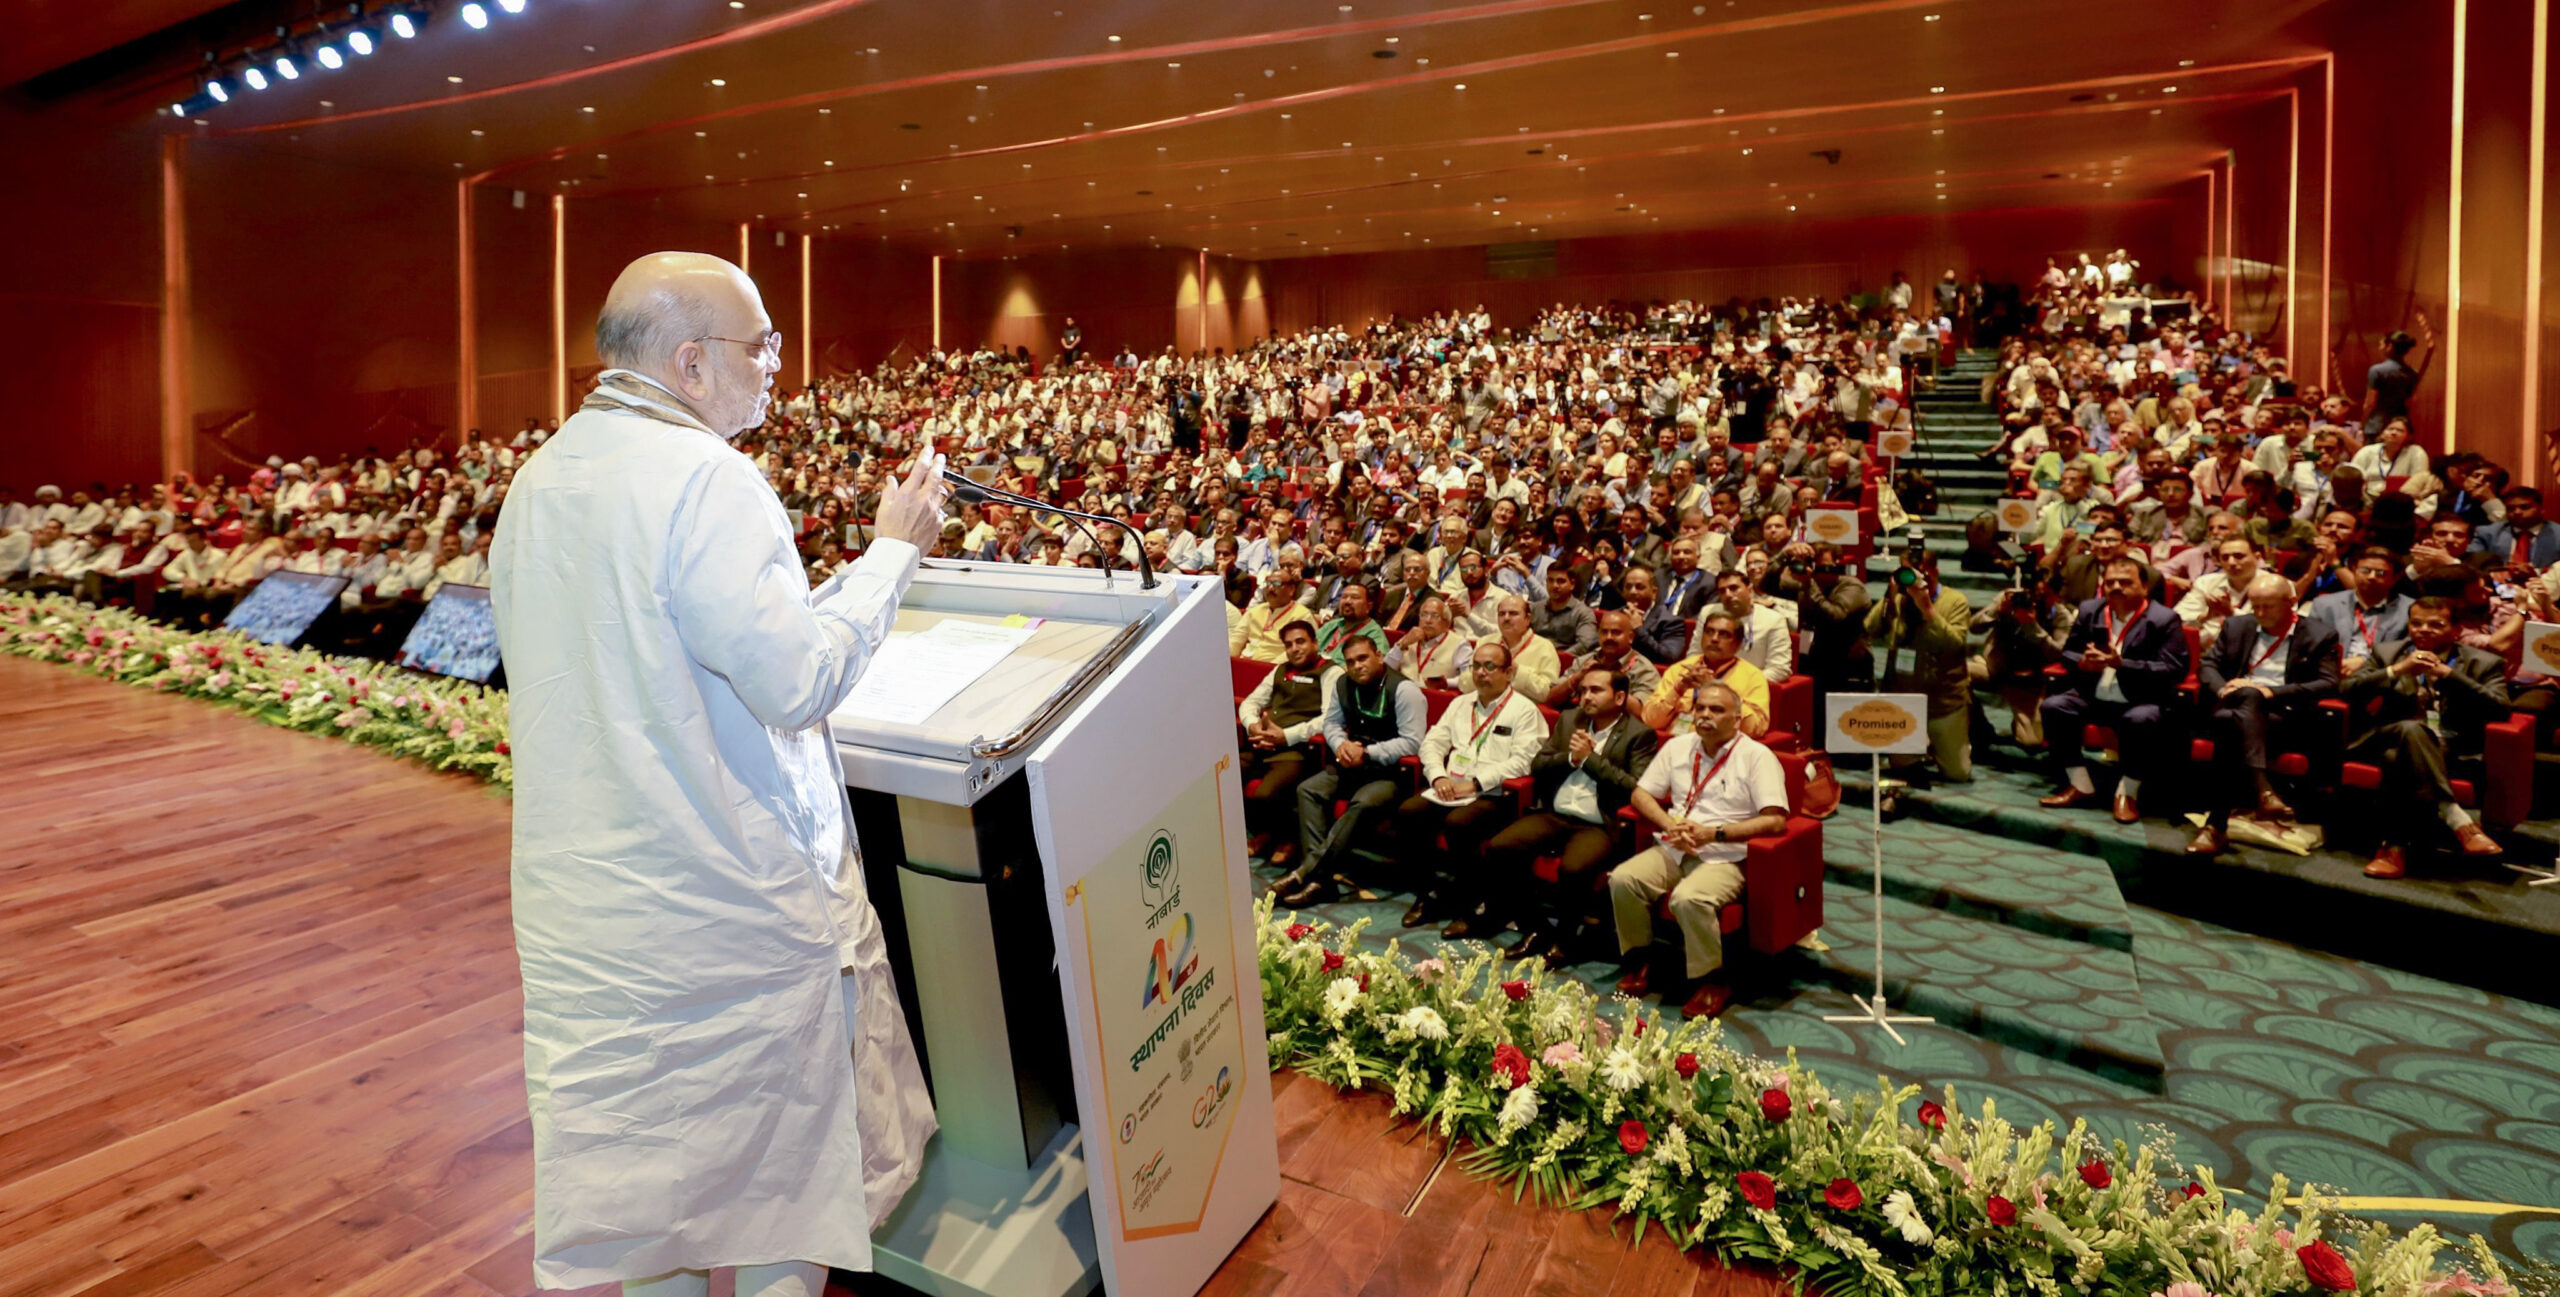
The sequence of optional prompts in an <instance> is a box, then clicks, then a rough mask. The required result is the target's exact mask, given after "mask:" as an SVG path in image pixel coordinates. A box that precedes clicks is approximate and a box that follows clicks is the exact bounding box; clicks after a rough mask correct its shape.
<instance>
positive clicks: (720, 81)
mask: <svg viewBox="0 0 2560 1297" xmlns="http://www.w3.org/2000/svg"><path fill="white" fill-rule="evenodd" d="M711 84H713V85H715V86H725V85H727V84H729V78H727V77H713V78H711Z"/></svg>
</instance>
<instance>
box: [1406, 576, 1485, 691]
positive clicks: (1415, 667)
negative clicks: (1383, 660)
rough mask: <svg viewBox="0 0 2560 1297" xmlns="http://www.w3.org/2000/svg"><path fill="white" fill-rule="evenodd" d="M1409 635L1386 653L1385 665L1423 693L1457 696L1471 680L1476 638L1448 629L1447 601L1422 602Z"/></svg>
mask: <svg viewBox="0 0 2560 1297" xmlns="http://www.w3.org/2000/svg"><path fill="white" fill-rule="evenodd" d="M1417 616H1418V621H1417V622H1416V624H1415V626H1414V628H1413V630H1412V631H1410V632H1408V633H1407V634H1406V635H1405V637H1404V638H1403V639H1402V640H1399V641H1397V643H1396V646H1395V647H1394V648H1392V649H1389V650H1387V665H1388V666H1390V667H1392V668H1394V669H1395V670H1396V671H1398V672H1401V673H1402V674H1403V675H1404V677H1405V678H1406V679H1408V680H1411V681H1413V682H1414V683H1416V684H1419V685H1421V686H1422V687H1423V688H1425V689H1446V690H1449V691H1451V692H1458V691H1460V690H1462V689H1463V688H1464V687H1465V682H1466V681H1468V680H1471V679H1473V678H1474V676H1473V675H1472V673H1471V672H1470V670H1469V668H1470V667H1472V666H1473V665H1474V664H1475V655H1476V644H1475V637H1474V636H1472V635H1469V634H1467V633H1466V632H1465V631H1464V630H1463V629H1461V628H1456V627H1453V626H1451V625H1450V622H1449V600H1448V599H1447V598H1445V597H1443V596H1441V595H1436V594H1435V595H1432V596H1429V597H1428V598H1425V599H1424V600H1423V601H1422V611H1421V612H1420V613H1419V614H1418V615H1417Z"/></svg>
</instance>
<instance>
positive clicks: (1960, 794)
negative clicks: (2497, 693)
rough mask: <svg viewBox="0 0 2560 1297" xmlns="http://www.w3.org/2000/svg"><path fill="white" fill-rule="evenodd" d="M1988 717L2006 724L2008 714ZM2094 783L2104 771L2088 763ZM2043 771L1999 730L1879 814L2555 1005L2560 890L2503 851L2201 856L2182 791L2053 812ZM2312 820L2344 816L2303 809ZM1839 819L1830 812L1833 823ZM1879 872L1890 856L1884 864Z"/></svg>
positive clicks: (2336, 947) (2349, 845)
mask: <svg viewBox="0 0 2560 1297" xmlns="http://www.w3.org/2000/svg"><path fill="white" fill-rule="evenodd" d="M1996 723H1997V724H2001V725H2005V723H2006V720H2005V716H2004V717H2002V718H1999V719H1998V721H1997V722H1996ZM2092 769H2093V774H2094V775H2095V777H2096V779H2097V782H2098V786H2099V788H2100V789H2101V790H2102V791H2103V790H2105V789H2107V788H2109V787H2111V786H2112V779H2113V776H2112V775H2111V774H2110V773H2109V771H2108V770H2107V769H2106V767H2105V766H2104V765H2103V764H2098V763H2095V762H2093V767H2092ZM1840 784H1841V790H1842V794H1843V799H1844V800H1843V805H1844V807H1849V808H1855V809H1844V810H1843V811H1842V813H1841V819H1847V818H1851V817H1854V816H1856V815H1862V814H1865V813H1866V811H1865V808H1866V806H1867V805H1868V802H1867V798H1868V789H1867V786H1866V785H1867V776H1866V774H1865V772H1864V771H1862V770H1854V769H1843V770H1841V771H1840ZM2053 787H2054V784H2053V776H2052V774H2051V772H2050V767H2049V766H2047V765H2045V764H2043V763H2042V762H2041V761H2039V760H2031V759H2030V758H2028V757H2027V756H2026V755H2024V754H2022V753H2020V752H2019V751H2018V750H2017V749H2016V748H2014V747H2012V746H2010V745H2009V744H2008V743H2007V742H2006V741H2005V740H2004V741H2001V742H1998V743H1994V744H1989V745H1985V744H1979V743H1977V744H1976V745H1975V747H1974V763H1973V781H1972V782H1971V783H1969V784H1942V785H1939V786H1936V787H1930V788H1916V789H1913V790H1911V791H1909V792H1907V793H1905V794H1903V795H1902V797H1901V798H1900V799H1899V805H1900V806H1901V808H1902V809H1901V810H1900V811H1899V812H1898V813H1897V818H1896V819H1892V820H1888V821H1887V822H1886V826H1885V831H1886V842H1887V845H1888V848H1889V849H1890V847H1891V844H1892V842H1893V841H1894V838H1893V834H1894V832H1895V829H1896V826H1897V823H1898V822H1900V821H1901V820H1902V819H1904V818H1906V817H1907V818H1909V819H1925V820H1929V821H1933V822H1935V823H1938V824H1942V825H1951V826H1955V827H1958V828H1964V829H1969V830H1973V831H1975V832H1978V833H1983V834H1988V835H1990V836H1992V837H1997V838H2006V839H2009V840H2011V841H2014V842H2017V843H2019V844H2021V845H2022V846H2023V847H2025V848H2029V849H2032V850H2035V851H2039V852H2057V851H2058V852H2069V853H2074V854H2079V855H2084V856H2090V857H2094V858H2096V859H2098V860H2101V861H2104V862H2105V863H2106V864H2107V865H2108V867H2109V868H2111V869H2112V870H2113V871H2114V872H2115V875H2116V879H2117V883H2118V886H2119V887H2120V889H2121V890H2122V893H2123V895H2124V896H2125V897H2126V898H2127V899H2128V900H2129V901H2131V902H2132V903H2134V904H2136V905H2151V906H2154V907H2157V908H2159V909H2163V910H2168V911H2171V912H2173V913H2179V914H2186V915H2189V916H2191V917H2194V918H2198V919H2203V920H2206V921H2208V922H2214V923H2221V924H2224V925H2227V926H2230V927H2234V928H2238V929H2241V930H2243V931H2250V932H2255V933H2258V934H2259V935H2262V936H2267V937H2273V938H2276V939H2279V940H2286V941H2294V942H2298V943H2300V944H2303V945H2307V946H2312V947H2315V948H2318V949H2322V950H2328V951H2331V952H2333V953H2337V954H2342V955H2347V956H2350V957H2354V958H2361V959H2369V960H2372V961H2374V962H2376V963H2382V964H2388V965H2391V966H2394V967H2400V968H2406V969H2409V970H2411V971H2413V972H2419V973H2424V974H2427V975H2429V976H2439V977H2448V978H2453V979H2456V980H2460V981H2463V982H2465V983H2467V984H2470V985H2475V986H2479V987H2481V988H2482V989H2485V990H2492V991H2497V992H2500V993H2503V994H2508V995H2515V996H2519V997H2521V998H2525V999H2530V1000H2534V1001H2537V1002H2539V1003H2543V1004H2560V984H2555V983H2554V982H2553V980H2552V978H2551V977H2550V975H2549V970H2550V969H2551V968H2553V967H2555V966H2560V887H2527V886H2524V885H2523V884H2522V881H2521V880H2520V879H2519V877H2518V875H2516V874H2515V873H2514V872H2513V871H2511V870H2509V869H2507V868H2506V866H2505V863H2504V861H2503V860H2487V861H2467V860H2464V859H2463V858H2460V857H2457V856H2451V855H2435V854H2432V853H2420V852H2412V853H2411V859H2410V870H2409V876H2408V877H2406V878H2401V879H2375V878H2367V877H2365V875H2364V868H2363V866H2364V855H2363V852H2362V850H2361V849H2360V848H2361V847H2362V844H2361V843H2357V842H2354V841H2353V839H2352V830H2351V828H2347V829H2335V830H2334V831H2333V832H2332V834H2331V845H2330V846H2329V847H2327V848H2325V849H2323V850H2319V851H2314V852H2312V853H2311V854H2310V855H2308V856H2295V855H2291V854H2289V853H2286V852H2281V851H2273V850H2268V849H2263V848H2258V847H2250V846H2233V847H2230V848H2227V849H2226V850H2224V851H2223V852H2222V853H2221V854H2220V855H2218V856H2215V857H2213V858H2211V859H2198V858H2196V857H2193V856H2189V855H2187V854H2186V844H2187V839H2188V838H2189V837H2190V836H2191V835H2192V834H2193V832H2194V829H2193V827H2192V826H2191V825H2190V824H2189V823H2188V822H2187V821H2186V820H2185V819H2184V818H2182V817H2175V816H2174V813H2175V812H2177V811H2178V810H2180V809H2181V807H2182V805H2183V804H2182V802H2181V801H2180V798H2181V797H2183V796H2185V794H2183V793H2181V792H2180V791H2179V790H2176V789H2173V788H2169V787H2166V786H2162V785H2160V784H2154V785H2146V786H2145V788H2144V790H2143V804H2144V807H2143V808H2144V811H2145V814H2144V817H2143V818H2142V819H2141V820H2139V821H2137V822H2135V823H2133V824H2118V823H2116V822H2115V820H2114V819H2113V818H2111V817H2110V816H2109V815H2108V814H2107V813H2106V811H2105V810H2103V809H2096V808H2081V809H2074V810H2068V811H2050V810H2047V809H2045V808H2044V807H2041V806H2039V805H2037V804H2036V799H2037V798H2039V797H2041V796H2043V795H2044V794H2046V793H2048V792H2051V791H2052V790H2053ZM2301 809H2302V811H2303V813H2304V815H2305V816H2306V818H2309V819H2311V820H2312V821H2313V822H2315V823H2319V822H2323V817H2324V816H2325V817H2329V818H2330V819H2331V820H2334V821H2335V822H2336V823H2337V824H2340V825H2343V824H2346V823H2347V820H2346V819H2344V818H2343V817H2342V813H2341V812H2340V811H2338V810H2333V809H2331V808H2327V807H2321V806H2317V805H2303V806H2302V808H2301ZM1834 822H1835V823H1836V822H1839V821H1837V820H1835V821H1834ZM2500 841H2501V842H2502V843H2503V844H2504V845H2505V846H2506V847H2507V849H2508V857H2509V858H2512V859H2516V860H2518V861H2519V862H2521V863H2540V864H2547V863H2549V861H2550V860H2551V856H2550V854H2549V852H2550V851H2551V849H2552V846H2553V845H2554V844H2555V842H2560V832H2554V833H2550V834H2548V835H2538V834H2536V833H2533V832H2516V831H2509V832H2507V833H2506V834H2505V835H2504V836H2503V837H2501V839H2500ZM1888 869H1890V865H1889V864H1888Z"/></svg>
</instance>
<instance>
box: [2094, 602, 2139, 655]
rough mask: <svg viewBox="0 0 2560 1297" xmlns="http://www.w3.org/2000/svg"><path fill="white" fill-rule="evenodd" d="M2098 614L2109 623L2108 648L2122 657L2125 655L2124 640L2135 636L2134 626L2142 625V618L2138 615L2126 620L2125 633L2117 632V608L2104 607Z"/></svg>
mask: <svg viewBox="0 0 2560 1297" xmlns="http://www.w3.org/2000/svg"><path fill="white" fill-rule="evenodd" d="M2098 615H2099V616H2101V617H2103V618H2104V619H2105V620H2106V624H2107V650H2108V651H2109V652H2111V653H2114V654H2115V655H2116V656H2118V657H2122V656H2124V642H2125V641H2126V640H2128V639H2131V638H2132V637H2133V628H2134V627H2136V626H2139V625H2141V624H2142V619H2141V618H2139V617H2136V618H2132V619H2129V620H2127V621H2126V622H2125V624H2124V631H2123V633H2121V634H2119V633H2117V631H2116V610H2115V609H2113V608H2102V609H2100V610H2099V613H2098Z"/></svg>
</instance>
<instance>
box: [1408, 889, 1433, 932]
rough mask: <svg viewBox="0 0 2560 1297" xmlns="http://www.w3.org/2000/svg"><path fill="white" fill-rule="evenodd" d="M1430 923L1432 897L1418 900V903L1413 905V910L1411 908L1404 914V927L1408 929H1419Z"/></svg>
mask: <svg viewBox="0 0 2560 1297" xmlns="http://www.w3.org/2000/svg"><path fill="white" fill-rule="evenodd" d="M1430 921H1431V898H1430V897H1427V896H1426V897H1422V898H1420V899H1418V900H1416V901H1415V902H1414V903H1413V906H1412V908H1410V909H1408V910H1406V911H1405V912H1404V926H1406V927H1408V928H1419V927H1421V926H1422V925H1423V924H1425V923H1428V922H1430Z"/></svg>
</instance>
